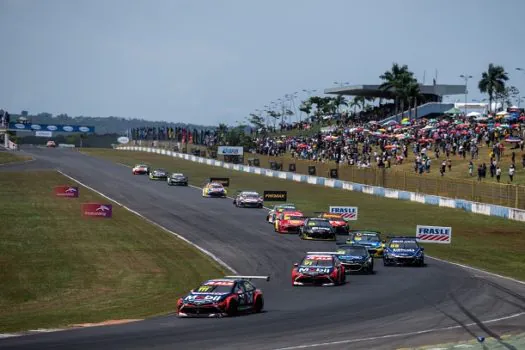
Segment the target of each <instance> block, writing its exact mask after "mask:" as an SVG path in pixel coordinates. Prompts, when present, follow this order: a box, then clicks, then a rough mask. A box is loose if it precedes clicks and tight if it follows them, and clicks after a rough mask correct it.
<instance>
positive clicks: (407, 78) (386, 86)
mask: <svg viewBox="0 0 525 350" xmlns="http://www.w3.org/2000/svg"><path fill="white" fill-rule="evenodd" d="M379 78H380V79H381V80H383V81H384V82H383V84H381V85H380V86H379V88H380V89H381V90H384V91H389V92H392V93H393V94H394V96H395V109H396V113H397V112H398V105H399V100H400V99H401V104H402V107H401V109H403V108H404V102H405V100H403V98H404V97H405V96H403V90H404V89H405V87H406V86H407V85H408V84H411V83H412V82H413V81H415V78H414V73H412V72H411V71H409V70H408V66H407V65H406V64H405V65H402V66H400V65H399V64H398V63H395V62H394V63H393V64H392V68H391V69H390V70H389V71H386V72H384V73H383V74H381V75H380V76H379Z"/></svg>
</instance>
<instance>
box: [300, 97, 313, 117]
mask: <svg viewBox="0 0 525 350" xmlns="http://www.w3.org/2000/svg"><path fill="white" fill-rule="evenodd" d="M299 110H300V111H301V112H303V113H304V114H306V119H308V118H309V117H310V112H312V103H311V102H310V101H308V100H307V101H303V103H302V104H301V106H300V107H299ZM299 119H300V116H299ZM299 121H300V120H299Z"/></svg>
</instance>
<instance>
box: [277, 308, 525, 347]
mask: <svg viewBox="0 0 525 350" xmlns="http://www.w3.org/2000/svg"><path fill="white" fill-rule="evenodd" d="M523 315H525V311H524V312H519V313H517V314H512V315H509V316H505V317H499V318H494V319H492V320H487V321H482V322H481V323H483V324H488V323H496V322H500V321H505V320H509V319H511V318H516V317H520V316H523ZM476 324H477V323H468V324H466V325H461V326H459V325H458V326H450V327H443V328H431V329H425V330H422V331H416V332H408V333H394V334H386V335H379V336H376V337H368V338H356V339H345V340H339V341H332V342H326V343H313V344H303V345H295V346H289V347H285V348H276V349H274V350H295V349H308V348H318V347H321V346H335V345H343V344H351V343H357V342H364V341H373V340H381V339H390V338H403V337H408V336H413V335H421V334H427V333H433V332H443V331H449V330H453V329H459V328H464V327H472V326H475V325H476Z"/></svg>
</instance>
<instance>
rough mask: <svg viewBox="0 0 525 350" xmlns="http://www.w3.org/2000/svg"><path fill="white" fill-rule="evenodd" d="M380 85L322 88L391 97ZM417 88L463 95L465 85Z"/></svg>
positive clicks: (437, 93)
mask: <svg viewBox="0 0 525 350" xmlns="http://www.w3.org/2000/svg"><path fill="white" fill-rule="evenodd" d="M379 87H380V85H352V86H343V87H337V88H328V89H325V90H324V93H325V94H330V95H347V96H364V97H377V98H388V99H392V98H393V97H394V96H393V90H391V91H385V90H381V89H380V88H379ZM419 90H420V91H421V94H423V95H432V96H439V97H442V96H448V95H464V94H465V92H466V90H467V87H466V86H465V85H437V84H436V85H422V84H420V85H419Z"/></svg>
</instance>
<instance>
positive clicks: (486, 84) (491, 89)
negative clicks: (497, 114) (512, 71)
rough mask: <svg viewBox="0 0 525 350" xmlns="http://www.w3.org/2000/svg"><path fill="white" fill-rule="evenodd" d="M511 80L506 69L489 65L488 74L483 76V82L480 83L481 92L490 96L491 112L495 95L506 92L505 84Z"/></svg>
mask: <svg viewBox="0 0 525 350" xmlns="http://www.w3.org/2000/svg"><path fill="white" fill-rule="evenodd" d="M508 80H509V76H508V74H507V72H505V68H503V67H502V66H495V65H494V64H493V63H491V64H489V68H488V69H487V71H486V72H483V73H482V74H481V80H480V81H479V83H478V88H479V91H480V92H482V93H486V94H488V95H489V111H490V110H491V108H492V100H493V99H494V95H495V94H497V93H502V92H504V91H505V82H506V81H508Z"/></svg>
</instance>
